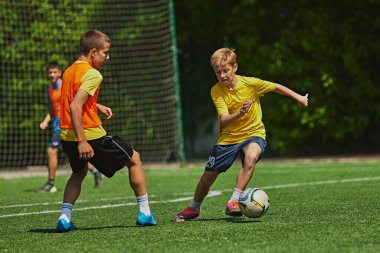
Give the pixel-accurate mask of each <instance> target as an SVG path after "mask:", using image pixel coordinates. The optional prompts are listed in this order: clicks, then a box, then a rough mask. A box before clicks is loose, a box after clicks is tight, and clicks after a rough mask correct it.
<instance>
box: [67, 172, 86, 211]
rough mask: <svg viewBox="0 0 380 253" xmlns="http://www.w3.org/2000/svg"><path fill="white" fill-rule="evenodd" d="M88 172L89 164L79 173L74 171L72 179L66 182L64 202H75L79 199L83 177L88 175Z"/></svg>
mask: <svg viewBox="0 0 380 253" xmlns="http://www.w3.org/2000/svg"><path fill="white" fill-rule="evenodd" d="M87 172H88V169H87V165H86V166H85V167H83V168H82V169H81V170H80V171H79V172H78V173H72V174H71V176H70V179H69V180H68V181H67V183H66V187H65V193H64V195H63V203H70V204H72V205H74V204H75V201H76V200H77V199H78V197H79V195H80V192H81V188H82V182H83V179H84V178H85V177H86V175H87Z"/></svg>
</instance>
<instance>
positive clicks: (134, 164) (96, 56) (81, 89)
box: [57, 30, 157, 232]
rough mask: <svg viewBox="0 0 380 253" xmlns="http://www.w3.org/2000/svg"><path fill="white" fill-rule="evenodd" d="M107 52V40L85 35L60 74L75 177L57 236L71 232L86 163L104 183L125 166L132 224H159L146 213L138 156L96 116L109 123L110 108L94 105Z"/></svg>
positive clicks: (65, 141) (66, 142)
mask: <svg viewBox="0 0 380 253" xmlns="http://www.w3.org/2000/svg"><path fill="white" fill-rule="evenodd" d="M110 46H111V40H110V39H109V37H108V36H107V35H106V34H104V33H102V32H100V31H98V30H91V31H88V32H87V33H86V34H85V35H84V36H83V37H82V38H81V40H80V56H79V58H78V59H77V61H75V62H74V63H73V64H72V65H71V66H70V67H69V68H67V69H66V71H65V72H64V74H63V78H62V107H61V120H60V128H61V141H62V147H63V151H64V152H65V154H66V155H67V156H68V158H69V161H70V166H71V168H72V171H73V173H72V174H71V177H70V179H69V180H68V182H67V184H66V188H65V193H64V197H63V203H62V212H61V216H60V217H59V219H58V224H57V231H58V232H67V231H70V230H73V229H74V228H75V226H74V224H73V222H72V221H71V212H72V208H73V205H74V203H75V201H76V200H77V199H78V197H79V194H80V191H81V185H82V181H83V179H84V178H85V177H86V174H87V166H88V162H91V163H92V164H93V165H94V166H95V167H96V168H97V169H98V170H99V171H100V172H101V173H102V174H104V175H105V176H107V177H112V176H113V175H114V174H115V172H117V171H118V170H120V169H122V168H123V167H125V166H127V167H128V169H129V182H130V185H131V187H132V189H133V191H134V193H135V196H136V200H137V203H138V206H139V213H138V215H137V220H136V224H137V225H140V226H152V225H156V224H157V223H156V221H155V219H154V217H153V214H152V213H151V212H150V208H149V202H148V195H147V190H146V181H145V175H144V171H143V167H142V162H141V159H140V155H139V153H138V152H136V151H135V150H133V149H132V147H131V146H130V145H128V144H127V143H126V142H124V141H123V140H122V139H120V138H119V137H117V136H113V135H109V134H107V132H106V131H105V130H104V128H103V127H102V122H101V120H100V118H99V116H98V111H99V112H101V113H103V114H104V115H106V117H107V119H110V118H111V117H112V110H111V108H109V107H106V106H104V105H100V104H98V103H97V99H98V95H99V89H100V84H101V82H102V80H103V77H102V75H101V74H100V72H99V71H98V69H100V68H101V67H102V65H103V64H104V63H105V62H106V61H107V60H108V59H109V51H110Z"/></svg>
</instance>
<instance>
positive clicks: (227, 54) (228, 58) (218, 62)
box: [210, 48, 236, 68]
mask: <svg viewBox="0 0 380 253" xmlns="http://www.w3.org/2000/svg"><path fill="white" fill-rule="evenodd" d="M234 51H235V49H229V48H221V49H218V50H216V51H215V52H214V53H213V54H212V56H211V61H210V63H211V66H212V67H213V68H215V67H221V66H225V65H231V66H233V65H234V64H235V63H236V54H235V52H234Z"/></svg>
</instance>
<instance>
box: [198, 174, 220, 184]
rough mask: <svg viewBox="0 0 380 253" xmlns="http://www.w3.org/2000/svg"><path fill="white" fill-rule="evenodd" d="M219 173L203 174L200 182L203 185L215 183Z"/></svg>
mask: <svg viewBox="0 0 380 253" xmlns="http://www.w3.org/2000/svg"><path fill="white" fill-rule="evenodd" d="M216 177H217V175H212V176H210V175H207V176H206V175H203V176H202V177H201V179H200V182H199V183H200V184H202V185H211V184H212V183H214V181H215V179H216Z"/></svg>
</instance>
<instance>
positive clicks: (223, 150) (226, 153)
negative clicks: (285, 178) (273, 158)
mask: <svg viewBox="0 0 380 253" xmlns="http://www.w3.org/2000/svg"><path fill="white" fill-rule="evenodd" d="M252 142H254V143H257V145H259V146H260V148H261V155H262V154H264V151H265V148H266V146H267V142H266V141H265V140H264V139H263V138H261V137H257V136H254V137H251V138H249V139H247V140H245V141H243V142H241V143H238V144H232V145H215V146H214V148H213V149H212V152H211V154H210V156H209V158H208V162H207V164H206V168H205V170H206V171H213V172H218V173H221V172H226V171H227V170H228V169H229V168H230V167H231V165H232V164H233V162H234V161H235V159H236V157H237V156H238V155H239V154H240V159H241V163H242V164H243V165H244V157H245V155H244V149H245V148H246V147H247V146H248V144H250V143H252ZM261 155H260V157H261ZM260 157H259V159H260Z"/></svg>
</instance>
